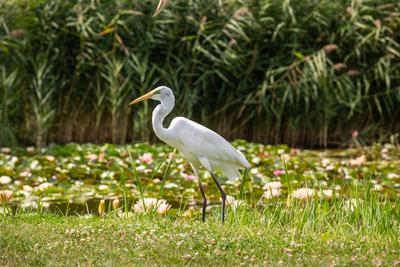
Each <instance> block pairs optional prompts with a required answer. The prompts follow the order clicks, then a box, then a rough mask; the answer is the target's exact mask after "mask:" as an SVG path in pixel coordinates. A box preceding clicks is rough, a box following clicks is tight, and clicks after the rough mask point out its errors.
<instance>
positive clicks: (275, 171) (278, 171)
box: [274, 170, 285, 176]
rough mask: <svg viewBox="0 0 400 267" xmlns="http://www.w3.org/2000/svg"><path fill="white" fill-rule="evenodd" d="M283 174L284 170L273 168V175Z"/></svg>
mask: <svg viewBox="0 0 400 267" xmlns="http://www.w3.org/2000/svg"><path fill="white" fill-rule="evenodd" d="M283 174H285V170H274V175H275V176H281V175H283Z"/></svg>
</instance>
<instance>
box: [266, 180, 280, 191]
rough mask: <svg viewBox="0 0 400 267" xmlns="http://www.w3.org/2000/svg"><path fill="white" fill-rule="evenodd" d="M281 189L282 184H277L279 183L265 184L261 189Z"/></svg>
mask: <svg viewBox="0 0 400 267" xmlns="http://www.w3.org/2000/svg"><path fill="white" fill-rule="evenodd" d="M281 187H282V183H281V182H279V181H275V182H269V183H266V184H265V185H264V186H263V189H264V190H270V189H280V188H281Z"/></svg>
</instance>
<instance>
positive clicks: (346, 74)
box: [0, 0, 400, 147]
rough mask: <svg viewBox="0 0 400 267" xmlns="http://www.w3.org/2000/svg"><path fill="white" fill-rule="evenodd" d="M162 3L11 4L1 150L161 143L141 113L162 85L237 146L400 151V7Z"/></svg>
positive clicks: (384, 1)
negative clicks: (387, 145)
mask: <svg viewBox="0 0 400 267" xmlns="http://www.w3.org/2000/svg"><path fill="white" fill-rule="evenodd" d="M157 4H158V3H157V1H149V0H141V1H126V0H117V1H112V2H110V1H102V2H100V1H96V0H92V1H61V0H56V1H39V0H33V1H25V0H21V1H15V0H6V1H2V2H1V3H0V102H1V105H0V126H1V127H0V143H1V144H2V145H13V144H18V143H19V144H35V145H36V146H43V145H46V144H48V143H52V142H57V143H65V142H71V141H74V142H114V143H126V142H132V140H142V141H152V140H155V138H154V135H153V133H152V130H151V127H150V121H151V120H150V116H151V109H152V107H153V104H152V103H146V104H144V105H142V106H141V107H135V108H134V109H130V108H129V107H128V105H127V104H128V103H129V101H130V100H131V99H132V98H133V97H136V96H138V95H140V94H142V93H144V92H146V91H148V90H149V89H152V88H154V87H155V86H157V85H167V86H169V87H171V88H172V89H173V90H174V92H175V94H176V97H177V101H176V102H177V107H176V108H175V111H174V112H173V113H174V114H175V115H176V114H180V115H183V116H187V117H189V118H191V119H194V120H196V121H198V122H200V123H203V124H205V125H206V126H208V127H210V128H212V129H215V130H217V131H218V132H219V133H221V134H222V135H224V136H226V137H227V138H229V139H233V138H246V139H248V140H252V141H257V142H269V143H288V144H290V145H296V146H319V147H327V146H338V145H348V144H349V143H350V142H352V141H354V138H357V140H358V141H357V142H359V143H362V144H368V143H371V142H374V141H388V140H389V139H391V140H390V141H393V140H397V139H398V137H399V132H400V120H399V117H400V116H399V115H400V4H399V2H398V1H393V0H369V1H361V0H353V1H344V0H341V1H327V0H322V1H316V0H312V1H289V0H258V1H254V0H241V1H212V2H211V3H210V2H209V1H201V0H193V1H186V0H173V1H172V0H171V1H168V3H167V5H166V6H165V7H164V9H163V10H161V12H160V13H159V14H158V16H155V17H153V16H152V14H153V12H154V10H155V8H156V6H157ZM352 134H353V135H352Z"/></svg>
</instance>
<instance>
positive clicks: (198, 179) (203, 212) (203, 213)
mask: <svg viewBox="0 0 400 267" xmlns="http://www.w3.org/2000/svg"><path fill="white" fill-rule="evenodd" d="M197 181H198V183H199V188H200V192H201V197H202V199H203V209H202V213H201V215H202V219H203V222H205V221H206V207H207V199H206V194H205V193H204V187H203V185H202V184H201V181H200V178H197Z"/></svg>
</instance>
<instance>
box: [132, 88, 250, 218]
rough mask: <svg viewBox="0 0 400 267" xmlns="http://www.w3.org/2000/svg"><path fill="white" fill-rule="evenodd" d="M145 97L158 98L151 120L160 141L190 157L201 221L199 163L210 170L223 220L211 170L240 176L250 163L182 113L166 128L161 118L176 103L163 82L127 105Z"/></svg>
mask: <svg viewBox="0 0 400 267" xmlns="http://www.w3.org/2000/svg"><path fill="white" fill-rule="evenodd" d="M146 99H153V100H157V101H160V102H161V103H160V104H159V105H157V107H156V108H155V109H154V110H153V117H152V124H153V129H154V132H155V134H156V135H157V137H158V138H159V139H161V140H162V141H163V142H165V143H167V144H169V145H171V146H173V147H175V148H176V149H178V150H179V151H180V152H181V153H182V155H183V156H184V157H185V158H186V159H187V160H188V161H189V163H190V165H191V167H192V169H193V171H194V173H195V175H196V177H197V181H198V184H199V188H200V192H201V196H202V198H203V208H202V219H203V222H204V221H205V211H206V206H207V199H206V195H205V192H204V188H203V185H202V183H201V181H200V176H199V167H201V166H203V167H204V168H205V169H206V170H207V171H209V172H210V174H211V176H212V178H213V179H214V182H215V183H216V185H217V187H218V189H219V191H220V193H221V200H222V222H224V220H225V200H226V194H225V192H224V190H223V189H222V187H221V185H220V183H219V182H218V180H217V177H216V175H215V173H214V171H215V170H219V171H221V172H222V173H223V174H224V175H226V176H227V177H228V178H229V179H234V178H236V177H239V176H240V173H239V169H247V168H249V167H250V164H249V163H248V161H247V160H246V158H245V157H244V155H243V154H242V153H241V152H240V151H239V150H237V149H235V148H234V147H233V146H232V145H231V144H230V143H229V142H228V141H226V140H225V139H224V138H223V137H221V136H220V135H219V134H217V133H216V132H214V131H212V130H210V129H208V128H206V127H204V126H202V125H200V124H198V123H196V122H194V121H191V120H189V119H186V118H184V117H176V118H174V119H173V120H172V122H171V125H170V126H169V127H168V128H164V126H163V120H164V118H165V117H166V116H167V115H168V114H169V113H170V112H171V111H172V109H173V108H174V105H175V97H174V94H173V93H172V90H171V89H170V88H168V87H166V86H160V87H157V88H156V89H154V90H152V91H150V92H149V93H147V94H145V95H143V96H141V97H139V98H137V99H135V100H133V101H132V102H131V103H130V105H133V104H136V103H139V102H140V101H143V100H146Z"/></svg>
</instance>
